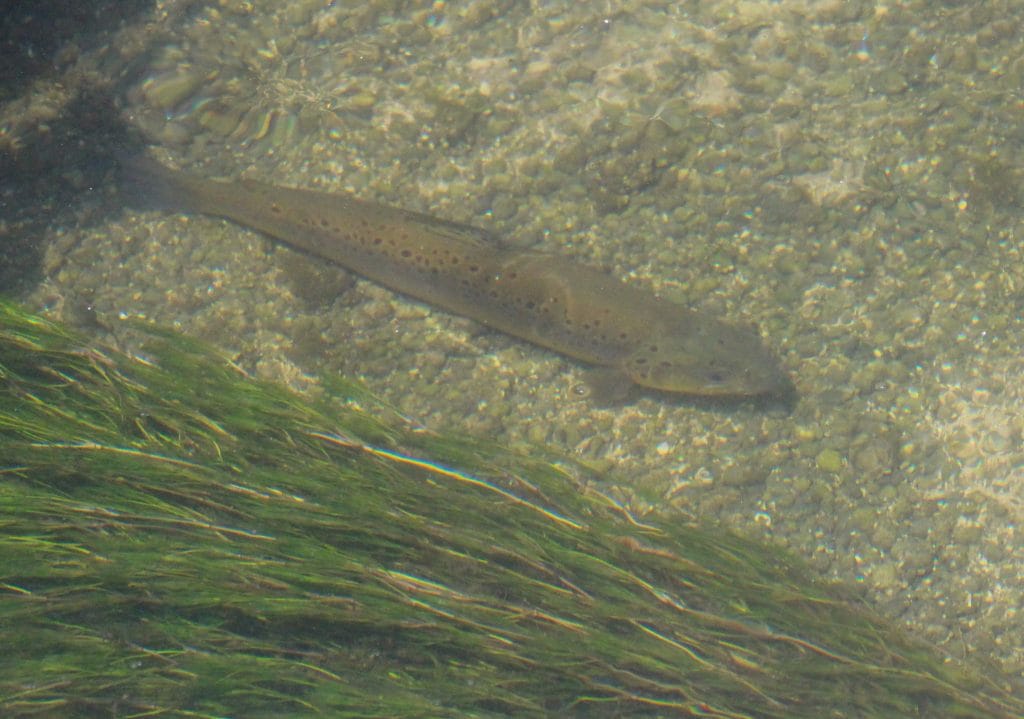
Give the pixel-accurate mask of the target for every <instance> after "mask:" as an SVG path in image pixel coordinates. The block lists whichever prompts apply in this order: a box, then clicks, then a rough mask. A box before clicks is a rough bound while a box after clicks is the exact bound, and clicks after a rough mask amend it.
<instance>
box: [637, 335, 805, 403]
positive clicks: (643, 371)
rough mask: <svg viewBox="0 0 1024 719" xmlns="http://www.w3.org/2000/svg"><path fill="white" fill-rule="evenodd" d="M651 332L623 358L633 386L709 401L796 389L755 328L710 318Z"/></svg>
mask: <svg viewBox="0 0 1024 719" xmlns="http://www.w3.org/2000/svg"><path fill="white" fill-rule="evenodd" d="M675 330H676V331H673V328H672V327H668V328H666V329H665V331H662V332H659V333H653V334H652V335H651V338H650V339H648V340H646V341H643V342H639V343H638V344H637V346H636V347H635V348H634V349H633V350H632V351H631V352H630V353H629V355H628V356H627V357H626V358H625V361H624V363H623V365H622V369H623V371H624V372H625V373H626V375H627V376H628V377H629V378H630V379H631V380H632V381H633V382H634V383H636V384H638V385H640V386H642V387H648V388H650V389H656V390H660V391H663V392H673V393H678V394H686V395H696V396H709V397H755V396H773V397H779V398H789V397H792V396H794V395H795V392H796V390H795V387H794V386H793V383H792V381H791V380H790V378H789V376H788V375H787V374H786V373H785V372H784V371H783V370H782V368H781V366H780V365H779V361H778V360H777V359H776V357H775V356H774V355H773V354H772V352H771V351H770V350H768V348H767V347H765V346H764V344H763V343H762V342H761V337H760V335H759V334H758V332H757V329H756V328H752V327H745V326H742V325H738V324H732V323H728V322H723V321H720V320H716V319H711V318H701V319H699V320H696V321H694V320H693V318H687V321H685V322H682V323H680V325H679V326H678V327H677V328H675Z"/></svg>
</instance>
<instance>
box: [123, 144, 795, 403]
mask: <svg viewBox="0 0 1024 719" xmlns="http://www.w3.org/2000/svg"><path fill="white" fill-rule="evenodd" d="M124 165H125V167H124V170H125V175H126V179H127V180H128V181H129V182H130V183H131V184H132V185H133V186H134V187H133V190H132V191H133V193H134V194H136V195H137V196H140V197H142V198H143V199H144V200H146V201H148V202H150V203H153V202H155V203H157V204H158V205H159V206H161V207H164V208H167V209H174V210H180V211H184V212H197V213H202V214H207V215H214V216H217V217H222V218H226V219H229V220H231V221H233V222H236V223H238V224H240V225H244V226H246V227H249V228H252V229H256V230H259V231H261V232H264V233H266V234H267V235H270V236H271V237H273V238H275V239H277V240H279V241H281V242H284V243H286V244H287V245H289V246H291V247H293V248H296V249H299V250H302V251H304V252H307V253H309V254H311V255H315V256H317V257H320V258H323V259H325V260H329V261H331V262H334V263H337V264H339V265H341V266H343V267H346V268H348V269H350V270H352V271H353V272H356V273H358V274H360V275H362V276H364V277H366V278H368V279H370V280H373V281H374V282H377V283H379V284H381V285H384V286H385V287H388V288H390V289H392V290H395V291H398V292H401V293H403V294H406V295H409V296H410V297H413V298H416V299H418V300H422V301H423V302H427V303H429V304H432V305H436V306H438V307H440V308H442V309H444V310H446V311H448V312H452V313H454V314H458V315H463V316H465V317H469V318H472V319H474V320H476V321H478V322H480V323H482V324H484V325H486V326H488V327H493V328H494V329H497V330H500V331H502V332H505V333H507V334H510V335H513V336H515V337H519V338H522V339H524V340H527V341H529V342H532V343H534V344H537V345H540V346H541V347H546V348H548V349H551V350H554V351H555V352H558V353H561V354H563V355H567V356H569V357H572V358H574V359H577V360H581V361H583V362H585V363H587V364H589V365H593V366H595V367H597V368H602V370H601V372H600V373H599V374H600V376H601V377H602V381H601V383H602V384H603V385H605V387H606V388H607V387H608V386H613V387H614V386H615V385H616V384H619V385H620V386H621V387H629V386H633V385H639V386H640V387H644V388H649V389H654V390H661V391H664V392H675V393H680V394H686V395H700V396H726V397H729V396H731V397H741V396H757V395H767V396H777V397H785V398H790V397H791V396H792V394H793V391H794V390H793V385H792V383H791V382H790V380H789V378H788V376H787V375H786V374H785V373H784V372H783V371H782V370H781V369H780V367H779V364H778V362H777V360H776V358H775V357H774V356H773V355H772V353H771V352H770V351H769V350H768V349H766V348H765V346H764V345H763V344H762V343H761V339H760V337H759V336H758V333H757V332H756V330H755V329H753V328H750V327H744V326H741V325H738V324H733V323H731V322H727V321H725V320H722V319H718V318H715V317H712V316H709V315H707V314H704V313H701V312H696V311H694V310H691V309H689V308H688V307H685V306H682V305H679V304H675V303H673V302H670V301H668V300H665V299H663V298H661V297H659V296H658V295H656V294H654V293H653V292H650V291H648V290H646V289H643V288H641V287H638V286H635V285H632V284H626V283H624V282H621V281H619V280H617V279H615V278H613V277H611V276H609V275H608V274H605V273H604V272H601V271H599V270H597V269H594V268H592V267H588V266H586V265H583V264H580V263H577V262H574V261H572V260H571V259H569V258H568V257H565V256H562V255H558V254H553V253H548V252H540V251H534V250H521V249H514V248H511V247H509V246H507V245H503V244H502V243H501V242H499V241H498V240H496V239H495V238H494V237H493V236H492V235H491V234H490V233H488V232H487V231H485V230H482V229H479V228H476V227H472V226H470V225H463V224H457V223H454V222H447V221H445V220H440V219H437V218H434V217H431V216H429V215H424V214H420V213H418V212H409V211H406V210H401V209H397V208H394V207H388V206H385V205H380V204H376V203H373V202H366V201H363V200H359V199H356V198H354V197H351V196H346V195H337V194H328V193H324V192H315V191H312V190H302V189H294V188H288V187H279V186H276V185H270V184H264V183H261V182H254V181H251V180H242V181H238V182H221V181H214V180H207V179H203V178H200V177H196V176H192V175H189V174H187V173H185V172H181V171H177V170H172V169H170V168H168V167H165V166H163V165H161V164H160V163H158V162H156V161H154V160H151V159H148V158H143V157H136V158H132V159H129V160H127V161H125V163H124Z"/></svg>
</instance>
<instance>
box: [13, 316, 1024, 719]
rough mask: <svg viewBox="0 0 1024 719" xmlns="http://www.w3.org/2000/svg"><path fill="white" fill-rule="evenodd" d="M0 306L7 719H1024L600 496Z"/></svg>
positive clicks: (526, 462) (787, 580) (481, 445)
mask: <svg viewBox="0 0 1024 719" xmlns="http://www.w3.org/2000/svg"><path fill="white" fill-rule="evenodd" d="M137 329H138V330H140V331H142V332H143V333H144V335H145V337H146V341H145V343H144V345H143V346H142V349H141V350H140V351H139V352H138V353H134V354H128V353H125V352H122V351H120V350H118V349H114V348H111V347H107V346H102V345H99V344H97V343H96V342H95V341H92V340H88V339H86V338H84V337H83V336H80V335H78V334H76V333H74V332H72V331H70V330H68V329H66V328H64V327H62V326H60V325H57V324H54V323H51V322H49V321H47V320H45V319H43V318H40V317H38V316H34V315H32V314H30V313H27V312H25V311H23V310H21V309H19V308H18V307H17V306H16V305H13V304H6V303H4V304H0V382H2V388H3V389H2V392H0V524H2V527H3V529H2V531H0V643H2V645H3V646H4V647H5V651H4V652H3V654H2V655H0V714H3V715H4V716H57V715H60V716H72V715H74V716H86V715H88V716H115V715H116V716H192V717H224V716H238V717H262V716H279V715H281V714H282V713H287V715H288V716H306V715H309V716H312V715H328V716H336V717H366V716H387V717H426V716H430V717H449V716H450V717H455V716H459V717H465V716H478V717H485V716H508V715H515V716H586V717H601V716H702V717H708V716H710V717H730V718H738V717H822V716H857V717H894V716H900V717H911V716H914V717H916V716H922V717H994V716H999V717H1010V716H1020V715H1021V713H1022V711H1024V702H1022V701H1021V700H1020V699H1019V698H1018V697H1016V696H1014V695H1012V694H1010V693H1008V691H1007V690H1006V689H1005V688H1002V687H1000V686H999V685H997V684H996V683H995V681H994V680H993V679H992V678H991V676H989V677H986V676H984V675H983V673H982V671H981V669H976V670H971V669H968V668H966V667H963V666H960V665H958V664H955V663H952V662H949V661H947V660H946V659H944V658H943V657H942V656H941V655H940V654H939V653H938V652H937V651H935V650H933V649H931V648H930V647H928V646H926V645H924V644H922V643H920V642H917V641H915V640H913V639H912V638H909V637H907V636H906V635H905V634H903V633H902V632H901V631H899V630H898V629H896V628H894V627H893V626H892V625H891V624H890V623H889V622H886V621H884V620H882V619H880V618H878V617H876V616H874V615H873V614H872V613H871V612H870V611H869V610H867V609H866V608H865V607H863V606H861V605H860V604H859V603H858V602H857V601H856V600H853V599H850V598H849V596H848V594H847V593H846V592H844V591H843V590H842V589H841V588H837V587H834V586H830V585H825V584H823V583H821V582H818V581H815V580H814V579H813V578H812V577H811V576H810V575H809V573H808V572H807V571H805V569H804V568H803V567H802V566H801V565H800V564H799V562H797V561H796V560H794V559H792V558H790V557H788V556H786V555H784V554H782V553H780V552H779V551H777V550H774V549H766V548H764V547H763V546H761V545H759V544H757V543H754V542H751V541H748V540H745V539H742V538H738V537H736V536H733V535H731V534H729V533H728V532H726V531H724V530H721V529H717V528H710V527H701V526H696V525H692V524H687V523H682V522H679V521H668V520H664V519H659V518H656V517H654V518H651V517H644V518H638V517H636V516H634V515H633V514H631V513H630V511H629V510H628V509H627V508H626V507H624V506H622V505H621V504H620V503H619V502H617V501H616V500H615V499H614V497H613V495H612V494H611V493H610V492H609V491H607V490H606V489H605V488H604V487H603V486H602V485H601V483H600V481H599V479H598V478H596V477H591V476H588V475H587V474H586V472H585V471H584V470H582V469H581V468H578V467H575V466H574V465H572V464H571V463H570V462H568V461H567V460H564V459H560V458H558V457H555V456H546V455H545V454H544V453H543V452H539V451H535V452H532V453H531V454H530V455H529V456H525V455H523V454H519V453H516V452H512V451H510V450H506V449H503V448H501V447H498V446H494V445H491V444H488V443H486V442H481V441H475V440H471V439H467V438H452V437H446V436H442V435H439V434H436V433H433V432H430V431H428V430H426V429H424V428H422V427H419V426H417V425H415V424H414V423H412V422H410V421H408V420H407V419H405V418H402V417H401V416H400V415H398V414H397V413H394V412H392V411H391V410H389V409H388V408H387V407H386V406H384V405H383V404H381V403H379V402H377V401H376V400H374V399H373V398H372V397H370V396H369V395H367V394H366V393H365V391H363V390H362V389H360V388H359V387H358V386H357V385H354V384H350V383H348V382H347V381H345V380H343V379H336V380H334V381H333V382H332V383H331V384H330V391H329V392H328V393H327V394H326V396H325V397H323V398H321V399H310V398H309V397H305V396H300V395H297V394H294V393H292V392H291V391H289V390H286V389H284V388H281V387H278V386H275V385H271V384H268V383H263V382H258V381H255V380H253V379H251V378H249V377H247V376H246V375H244V373H243V372H241V371H240V370H239V369H238V368H237V367H235V366H234V365H232V364H231V363H230V362H229V361H228V360H227V359H226V358H225V357H223V356H222V355H220V354H218V353H217V352H216V351H214V350H212V349H210V348H208V347H206V346H204V345H202V344H200V343H198V342H196V341H194V340H189V339H187V338H185V337H182V336H179V335H177V334H174V333H171V332H168V331H164V330H160V329H157V328H155V327H138V328H137Z"/></svg>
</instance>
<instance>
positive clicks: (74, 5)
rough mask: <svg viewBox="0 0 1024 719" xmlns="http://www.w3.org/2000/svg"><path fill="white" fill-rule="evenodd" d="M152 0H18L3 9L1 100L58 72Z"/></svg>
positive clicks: (146, 8) (0, 18)
mask: <svg viewBox="0 0 1024 719" xmlns="http://www.w3.org/2000/svg"><path fill="white" fill-rule="evenodd" d="M152 6H153V0H13V1H11V2H5V3H3V12H0V102H6V101H8V100H10V99H11V98H13V97H17V96H18V95H19V94H21V92H22V91H24V90H25V89H26V88H27V87H28V85H29V83H31V81H32V80H33V79H34V78H36V77H39V76H41V75H46V74H49V73H54V72H57V71H58V70H59V69H60V68H61V66H62V65H65V64H67V63H69V62H71V61H73V60H74V58H75V56H76V54H77V52H78V51H79V50H80V49H85V48H87V47H93V46H95V44H96V42H97V41H100V42H102V39H103V37H104V35H105V34H107V33H108V32H110V31H112V30H116V29H117V28H118V27H121V26H123V25H124V24H126V23H130V22H131V21H132V20H133V19H134V18H136V17H138V16H140V15H142V14H143V13H146V12H148V11H149V10H150V8H152Z"/></svg>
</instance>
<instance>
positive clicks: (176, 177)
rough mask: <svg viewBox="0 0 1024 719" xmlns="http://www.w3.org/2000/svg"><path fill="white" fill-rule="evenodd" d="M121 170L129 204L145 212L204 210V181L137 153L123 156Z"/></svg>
mask: <svg viewBox="0 0 1024 719" xmlns="http://www.w3.org/2000/svg"><path fill="white" fill-rule="evenodd" d="M118 167H119V170H120V188H121V194H122V196H123V197H124V199H125V202H126V204H127V205H129V206H131V207H135V208H138V209H145V210H170V211H175V212H201V211H202V196H203V193H202V191H201V189H202V188H201V186H202V183H203V182H204V181H203V180H199V179H197V178H194V177H191V176H190V175H188V174H187V173H185V172H181V171H180V170H174V169H171V168H170V167H167V166H166V165H163V164H161V163H159V162H157V161H156V160H154V159H153V158H151V157H147V156H146V155H143V154H138V153H136V154H132V155H126V156H123V157H121V158H120V159H119V162H118Z"/></svg>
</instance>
